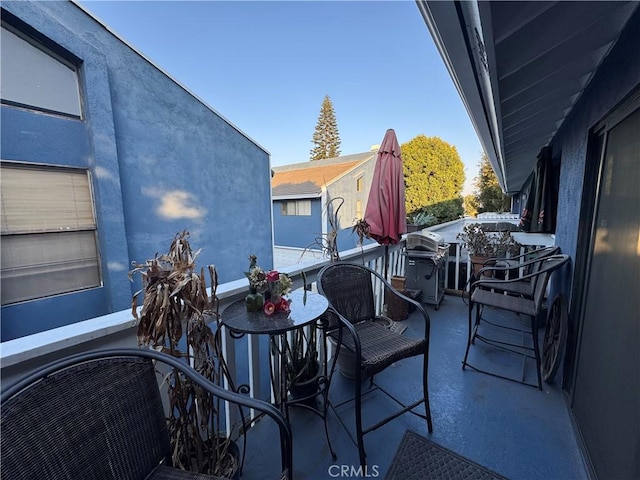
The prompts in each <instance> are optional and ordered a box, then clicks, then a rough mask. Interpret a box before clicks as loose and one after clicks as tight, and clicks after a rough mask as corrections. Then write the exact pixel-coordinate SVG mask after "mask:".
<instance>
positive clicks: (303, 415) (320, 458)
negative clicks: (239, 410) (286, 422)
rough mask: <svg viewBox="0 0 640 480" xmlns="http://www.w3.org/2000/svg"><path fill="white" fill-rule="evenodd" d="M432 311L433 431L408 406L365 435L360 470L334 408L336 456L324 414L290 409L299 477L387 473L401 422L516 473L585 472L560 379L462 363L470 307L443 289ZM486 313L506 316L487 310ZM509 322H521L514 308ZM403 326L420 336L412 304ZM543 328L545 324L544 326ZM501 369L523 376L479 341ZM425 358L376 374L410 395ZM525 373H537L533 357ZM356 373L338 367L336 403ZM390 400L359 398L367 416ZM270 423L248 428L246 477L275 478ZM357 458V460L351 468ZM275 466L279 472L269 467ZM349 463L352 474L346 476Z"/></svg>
mask: <svg viewBox="0 0 640 480" xmlns="http://www.w3.org/2000/svg"><path fill="white" fill-rule="evenodd" d="M427 311H428V313H429V315H430V317H431V342H430V357H429V362H430V365H429V389H430V401H431V412H432V416H433V433H432V434H428V433H427V426H426V422H425V421H424V420H422V419H420V418H418V417H416V416H414V415H411V414H405V415H403V416H401V417H399V418H396V419H395V420H393V421H392V422H390V423H388V424H387V425H385V426H383V427H381V428H379V429H378V430H376V431H375V432H373V433H370V434H368V435H366V436H365V446H366V450H367V464H368V466H367V471H366V472H362V471H361V472H358V471H357V469H358V466H359V461H358V451H357V448H356V446H355V445H354V444H353V442H352V441H351V439H350V438H349V435H348V434H347V433H346V431H345V429H344V428H343V427H342V426H341V424H340V422H339V421H338V419H337V418H336V416H335V414H334V413H333V412H330V413H329V417H328V427H329V435H330V438H331V442H332V444H333V447H334V450H335V451H336V452H337V460H336V461H333V460H332V458H331V454H330V452H329V448H328V446H327V441H326V438H325V434H324V425H323V422H322V420H321V419H320V418H319V417H318V416H317V415H315V414H313V413H312V412H310V411H307V410H304V409H301V408H294V409H292V410H291V425H292V430H293V443H294V452H293V456H294V478H295V479H298V480H302V479H312V480H316V479H318V480H320V479H331V478H357V473H360V477H359V478H384V475H385V474H386V472H387V470H388V468H389V465H390V463H391V461H392V459H393V456H394V453H395V451H396V449H397V447H398V445H399V444H400V441H401V439H402V436H403V434H404V432H405V430H413V431H415V432H416V433H418V434H420V435H422V436H424V437H426V438H428V439H430V440H432V441H433V442H435V443H437V444H439V445H441V446H444V447H446V448H449V449H451V450H453V451H454V452H456V453H458V454H460V455H462V456H464V457H467V458H468V459H470V460H473V461H475V462H477V463H480V464H482V465H484V466H485V467H487V468H489V469H491V470H494V471H495V472H497V473H499V474H501V475H504V476H506V477H507V478H509V479H512V480H528V479H531V480H534V479H545V480H554V479H557V480H564V479H567V480H581V479H587V478H588V475H587V472H586V469H585V466H584V463H583V459H582V455H581V453H580V450H579V448H578V445H577V441H576V437H575V434H574V430H573V427H572V425H571V419H570V417H569V413H568V408H567V406H566V401H565V395H564V394H563V393H562V391H561V389H560V386H559V379H558V378H557V379H556V383H555V384H552V385H549V384H544V385H543V391H539V390H538V389H537V388H533V387H530V386H525V385H521V384H519V383H515V382H511V381H508V380H504V379H499V378H495V377H492V376H490V375H486V374H482V373H478V372H475V371H473V370H469V369H466V370H462V368H461V365H462V364H461V362H462V358H463V356H464V351H465V346H466V338H467V306H466V305H465V304H464V303H463V300H462V298H460V297H456V296H452V295H446V296H445V297H444V299H443V302H442V304H441V307H440V309H439V310H435V309H434V308H433V307H431V306H428V307H427ZM484 315H485V316H486V317H489V316H491V317H492V318H495V316H496V315H497V316H498V317H500V316H502V317H503V318H506V316H507V315H511V314H503V313H501V312H497V311H495V310H486V311H485V314H484ZM511 320H512V321H516V322H518V321H519V319H518V318H517V317H512V318H511ZM405 322H406V323H407V325H408V326H409V328H408V329H407V331H406V332H405V335H418V334H419V332H420V326H419V319H418V318H417V317H416V316H415V313H414V314H412V315H411V316H410V318H409V319H408V320H406V321H405ZM541 334H542V330H541ZM473 357H475V358H477V359H478V360H481V361H485V362H488V363H487V365H488V366H490V367H493V368H497V369H500V370H501V371H502V372H503V373H508V374H514V375H516V376H517V375H519V374H520V373H521V372H522V360H521V359H520V358H518V357H514V356H513V355H510V354H506V353H503V352H499V351H496V350H495V349H489V348H487V347H484V346H482V345H481V344H477V345H476V346H473V347H472V358H473ZM420 365H421V363H420V360H419V359H418V358H413V359H407V360H403V361H400V362H398V363H396V364H395V365H393V366H392V367H390V368H388V369H387V370H386V371H384V372H382V373H381V374H379V375H377V376H376V381H377V383H379V384H381V385H383V386H384V387H385V388H386V389H388V390H389V391H391V392H393V393H394V395H397V396H398V397H399V398H400V399H408V400H413V399H415V398H417V396H418V395H419V393H420V390H421V385H420V384H421V381H420ZM527 374H528V380H529V381H532V382H533V381H535V376H534V375H535V367H534V365H533V363H532V362H530V364H529V365H528V369H527ZM352 390H353V382H352V381H351V380H349V379H346V378H344V377H343V376H342V375H341V374H339V373H336V374H335V376H334V378H333V382H332V385H331V393H330V399H331V401H332V402H333V403H334V404H337V403H339V402H340V401H342V400H343V399H345V398H348V397H349V396H350V395H351V394H352V393H351V392H352ZM393 407H394V405H393V403H392V402H391V401H390V400H388V399H387V398H386V397H385V396H384V395H383V394H382V393H380V392H375V393H372V394H371V395H369V396H367V397H366V400H365V402H364V403H363V411H364V414H363V419H364V420H363V421H364V422H365V425H366V424H368V423H369V422H371V420H372V419H379V418H381V417H382V416H384V415H386V414H387V412H391V411H392V409H393ZM338 412H339V414H340V416H341V417H342V419H343V421H344V422H345V424H346V425H347V426H348V427H349V428H350V429H351V431H352V432H354V431H355V428H354V420H353V408H352V404H347V405H344V406H342V407H340V408H339V409H338ZM272 427H273V426H272V425H268V422H263V421H260V422H258V424H257V425H256V426H255V427H254V428H252V429H251V430H250V432H249V435H248V436H247V438H248V446H247V449H248V450H247V451H248V452H249V453H248V456H247V459H246V461H245V466H244V474H243V478H245V479H262V478H274V476H276V475H277V472H278V468H274V467H279V458H280V457H279V450H278V443H277V436H275V435H276V433H275V431H274V429H273V428H272ZM352 467H353V469H352ZM271 472H273V473H271ZM345 472H348V474H346V475H345Z"/></svg>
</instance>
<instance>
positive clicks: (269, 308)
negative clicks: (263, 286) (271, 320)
mask: <svg viewBox="0 0 640 480" xmlns="http://www.w3.org/2000/svg"><path fill="white" fill-rule="evenodd" d="M275 311H276V306H275V304H274V303H273V302H265V303H264V314H265V315H266V316H267V317H270V316H271V315H273V312H275Z"/></svg>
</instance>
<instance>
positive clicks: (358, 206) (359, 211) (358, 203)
mask: <svg viewBox="0 0 640 480" xmlns="http://www.w3.org/2000/svg"><path fill="white" fill-rule="evenodd" d="M356 218H362V200H356Z"/></svg>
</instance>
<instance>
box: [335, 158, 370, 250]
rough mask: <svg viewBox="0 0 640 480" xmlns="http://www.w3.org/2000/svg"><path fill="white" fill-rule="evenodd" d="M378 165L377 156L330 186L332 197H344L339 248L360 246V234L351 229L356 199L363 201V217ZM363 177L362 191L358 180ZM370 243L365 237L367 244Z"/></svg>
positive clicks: (347, 248) (354, 216)
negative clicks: (357, 187) (358, 185)
mask: <svg viewBox="0 0 640 480" xmlns="http://www.w3.org/2000/svg"><path fill="white" fill-rule="evenodd" d="M375 165H376V156H375V155H374V156H373V158H372V159H370V160H368V161H366V162H364V163H363V164H362V165H360V166H358V167H357V168H356V169H354V170H353V171H352V172H349V174H347V175H345V176H344V177H342V178H339V179H338V180H336V181H335V182H333V183H332V184H331V185H330V186H329V189H328V190H329V196H330V197H331V198H336V197H342V198H344V204H343V206H342V208H341V209H340V212H339V213H340V214H339V217H340V232H339V233H338V250H339V251H344V250H350V249H352V248H355V247H357V246H358V236H357V235H356V234H355V233H353V232H352V231H351V229H352V228H353V225H354V223H355V221H356V219H357V218H356V217H357V215H356V213H357V212H356V201H358V200H360V201H361V202H362V213H361V215H360V216H361V217H364V212H365V211H366V209H367V199H368V198H369V190H370V189H371V181H372V180H373V172H374V170H375ZM360 177H362V185H363V187H362V191H361V192H358V191H357V190H356V180H357V179H358V178H360ZM366 243H369V241H368V240H366V239H365V244H366Z"/></svg>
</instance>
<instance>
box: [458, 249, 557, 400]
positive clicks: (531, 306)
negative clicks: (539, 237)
mask: <svg viewBox="0 0 640 480" xmlns="http://www.w3.org/2000/svg"><path fill="white" fill-rule="evenodd" d="M568 261H569V256H568V255H552V256H549V257H544V258H542V259H538V260H536V262H538V265H536V267H535V270H536V271H535V272H532V273H528V274H525V275H522V276H519V277H514V278H509V279H505V280H501V279H496V278H487V277H481V279H480V280H477V281H475V282H473V283H472V284H471V288H470V291H469V333H468V339H467V348H466V351H465V355H464V360H463V361H462V368H463V369H464V368H465V367H469V368H471V369H473V370H475V371H478V372H482V373H486V374H489V375H493V376H496V377H501V378H507V379H509V380H516V381H520V382H521V383H525V384H527V385H531V386H537V387H538V388H539V389H540V390H542V376H541V369H540V364H541V357H540V348H539V345H538V343H539V341H538V317H539V315H540V312H541V310H542V307H543V300H544V298H545V293H546V288H547V283H548V282H549V279H550V277H551V274H552V273H553V272H554V271H556V270H557V269H559V268H560V267H562V266H563V265H565V264H566V263H567V262H568ZM523 265H525V264H523ZM524 282H531V289H532V294H531V295H529V294H525V293H511V291H512V290H516V289H514V288H512V286H513V285H518V284H523V283H524ZM484 307H491V308H494V309H498V310H506V311H510V312H514V313H516V314H518V315H523V316H526V317H529V318H530V322H529V323H530V326H529V328H528V329H527V327H524V328H522V327H518V326H512V325H511V324H498V323H495V322H492V321H490V320H488V319H487V318H486V313H485V309H484ZM474 308H475V318H474ZM482 323H486V324H488V325H492V326H493V327H499V328H502V329H507V330H510V331H515V332H517V333H519V334H520V333H521V334H523V336H526V335H530V336H531V346H530V347H529V346H526V345H524V343H523V344H516V343H513V342H512V341H505V340H500V339H499V338H497V337H489V336H488V334H483V333H481V332H480V330H481V328H482V327H481V325H482ZM496 330H497V329H496ZM476 340H480V341H482V342H484V343H486V344H488V345H491V346H493V347H496V348H500V349H503V350H506V351H508V352H513V353H516V354H519V355H523V356H524V363H523V377H522V379H521V380H518V379H515V378H512V377H508V376H504V375H501V374H498V373H495V372H490V371H487V370H484V369H481V368H478V367H476V366H473V365H471V364H470V363H469V350H470V348H471V345H472V344H474V342H475V341H476ZM531 352H532V353H533V357H532V356H531ZM528 358H530V359H533V360H534V361H535V364H536V374H537V384H531V383H526V382H525V378H524V375H525V372H524V369H525V367H526V360H527V359H528Z"/></svg>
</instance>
